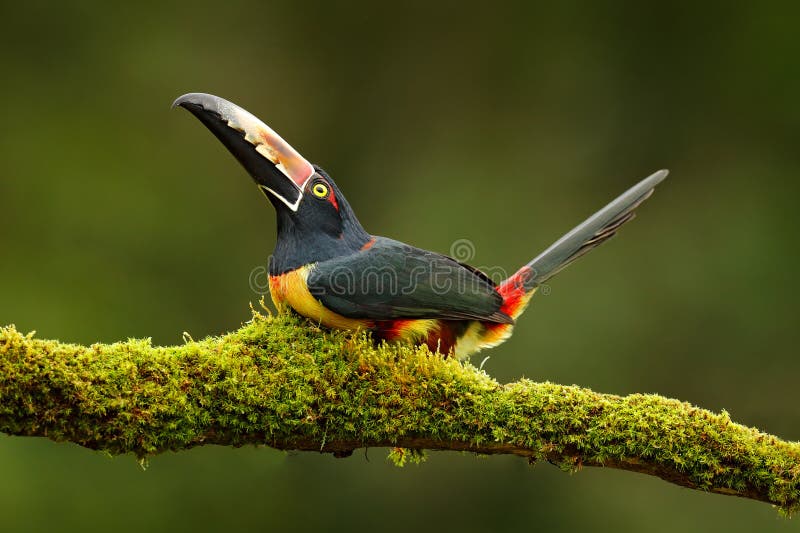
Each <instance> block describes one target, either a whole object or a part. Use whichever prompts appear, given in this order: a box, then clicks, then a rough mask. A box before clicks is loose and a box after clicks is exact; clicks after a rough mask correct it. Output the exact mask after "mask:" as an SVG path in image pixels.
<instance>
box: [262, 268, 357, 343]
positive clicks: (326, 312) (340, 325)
mask: <svg viewBox="0 0 800 533" xmlns="http://www.w3.org/2000/svg"><path fill="white" fill-rule="evenodd" d="M313 268H314V266H313V265H306V266H304V267H300V268H298V269H297V270H292V271H291V272H287V273H285V274H281V275H279V276H270V278H269V292H270V295H271V296H272V301H273V302H274V303H275V307H277V308H278V310H279V311H282V310H284V309H286V307H287V306H288V307H291V308H292V309H294V310H295V311H297V312H298V313H300V314H301V315H303V316H304V317H306V318H310V319H311V320H314V321H316V322H319V323H320V324H322V325H323V326H325V327H329V328H337V329H359V328H369V327H371V323H370V321H369V320H360V319H355V318H347V317H345V316H342V315H340V314H338V313H334V312H333V311H331V310H330V309H326V308H325V306H323V305H322V304H321V303H320V301H319V300H317V299H316V298H314V296H313V295H312V294H311V292H310V291H309V290H308V283H307V281H308V275H309V273H310V272H311V270H312V269H313Z"/></svg>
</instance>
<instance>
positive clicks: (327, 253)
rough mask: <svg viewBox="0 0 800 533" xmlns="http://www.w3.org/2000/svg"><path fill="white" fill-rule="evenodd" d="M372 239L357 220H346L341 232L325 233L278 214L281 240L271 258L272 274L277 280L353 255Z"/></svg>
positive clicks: (338, 230) (279, 237)
mask: <svg viewBox="0 0 800 533" xmlns="http://www.w3.org/2000/svg"><path fill="white" fill-rule="evenodd" d="M328 229H329V230H333V228H328ZM371 239H372V236H371V235H370V234H369V233H367V232H366V230H365V229H364V228H363V227H362V226H361V224H360V223H359V221H358V220H357V219H356V218H355V217H343V219H342V223H341V227H340V228H336V230H335V231H325V230H323V229H321V228H320V227H316V226H315V227H310V226H307V225H305V224H303V223H298V222H297V221H295V220H293V219H292V218H291V217H290V216H288V215H286V214H283V213H281V212H280V211H279V212H278V240H277V242H276V243H275V251H274V252H273V254H272V256H271V258H270V262H269V273H270V275H272V276H276V275H280V274H284V273H286V272H289V271H292V270H295V269H297V268H300V267H302V266H305V265H309V264H312V263H318V262H320V261H327V260H328V259H333V258H335V257H343V256H346V255H350V254H354V253H357V252H359V251H360V250H361V249H362V248H363V246H364V245H365V244H367V243H368V242H369V241H370V240H371Z"/></svg>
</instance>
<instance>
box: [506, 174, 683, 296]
mask: <svg viewBox="0 0 800 533" xmlns="http://www.w3.org/2000/svg"><path fill="white" fill-rule="evenodd" d="M667 174H668V172H667V171H666V170H659V171H658V172H656V173H655V174H652V175H651V176H649V177H647V178H645V179H643V180H642V181H640V182H639V183H637V184H636V185H634V186H633V187H631V188H630V189H628V190H627V191H625V192H624V193H623V194H622V195H620V196H619V197H618V198H617V199H616V200H614V201H612V202H611V203H610V204H608V205H607V206H605V207H604V208H603V209H601V210H600V211H598V212H597V213H595V214H594V215H592V216H591V217H589V218H588V219H586V220H585V221H584V222H583V223H581V224H579V225H578V226H576V227H575V228H574V229H572V230H571V231H570V232H569V233H567V234H566V235H564V236H563V237H561V238H560V239H558V240H557V241H556V242H555V243H553V244H552V245H551V246H550V247H549V248H548V249H547V250H545V251H544V252H542V253H541V254H539V255H538V256H537V257H536V258H535V259H533V260H532V261H531V262H530V263H528V264H527V265H526V266H524V267H522V269H520V272H518V273H517V274H521V273H522V272H523V271H526V272H525V275H523V276H520V277H521V278H522V281H523V283H522V284H523V286H524V289H525V290H526V291H530V290H532V289H534V288H536V287H537V286H539V285H541V284H542V283H544V282H545V281H547V280H548V279H550V278H551V277H553V276H555V275H556V274H558V273H559V272H561V271H562V270H563V269H564V268H566V267H567V266H569V265H570V264H571V263H572V262H573V261H575V260H576V259H578V258H579V257H581V256H582V255H583V254H585V253H587V252H588V251H589V250H592V249H594V248H595V247H597V246H599V245H601V244H602V243H604V242H605V241H607V240H608V239H610V238H611V237H613V236H614V235H615V234H616V232H617V230H618V229H619V228H620V227H621V226H622V225H624V224H625V223H626V222H628V221H630V220H633V219H634V218H635V217H636V213H635V212H634V211H635V210H636V208H637V207H639V206H640V205H641V204H642V202H644V201H645V200H647V199H648V198H649V197H650V196H651V195H652V194H653V191H654V190H655V187H656V186H657V185H658V184H659V183H661V182H662V181H664V178H666V177H667ZM514 277H517V276H516V275H515V276H514ZM511 279H512V278H509V281H511ZM519 281H520V280H518V281H517V283H518V282H519Z"/></svg>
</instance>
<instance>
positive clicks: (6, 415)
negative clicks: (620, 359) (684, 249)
mask: <svg viewBox="0 0 800 533" xmlns="http://www.w3.org/2000/svg"><path fill="white" fill-rule="evenodd" d="M0 431H2V432H3V433H7V434H10V435H37V436H43V437H48V438H50V439H52V440H55V441H69V442H74V443H77V444H80V445H81V446H86V447H88V448H92V449H96V450H104V451H106V452H108V453H111V454H122V453H129V452H130V453H134V454H136V455H137V456H138V457H140V458H144V457H146V456H148V455H152V454H156V453H160V452H163V451H165V450H182V449H186V448H190V447H193V446H198V445H202V444H223V445H233V446H241V445H245V444H265V445H268V446H272V447H275V448H279V449H284V450H292V449H293V450H316V451H321V452H332V453H334V454H336V455H340V456H343V455H347V454H349V453H351V452H352V450H354V449H355V448H360V447H378V446H393V447H401V448H406V449H411V450H422V449H434V450H464V451H472V452H476V453H481V454H499V453H504V454H514V455H520V456H524V457H527V458H529V459H530V460H531V461H535V460H540V459H546V460H548V461H550V462H553V463H556V464H558V465H559V466H561V467H562V468H563V469H565V470H570V471H573V470H577V469H579V468H581V467H582V466H606V467H611V468H620V469H624V470H631V471H634V472H641V473H645V474H650V475H653V476H657V477H660V478H662V479H664V480H666V481H669V482H671V483H676V484H678V485H682V486H684V487H689V488H693V489H701V490H705V491H710V492H716V493H720V494H729V495H735V496H742V497H745V498H752V499H755V500H760V501H764V502H770V503H773V504H775V505H777V506H779V507H780V508H781V509H782V510H783V511H784V512H786V513H791V512H792V511H796V510H797V509H798V508H799V507H800V444H799V443H789V442H785V441H782V440H780V439H778V438H776V437H773V436H771V435H768V434H765V433H760V432H759V431H757V430H755V429H751V428H747V427H745V426H742V425H739V424H735V423H733V422H731V420H730V418H729V416H728V414H727V413H725V412H723V413H722V414H714V413H711V412H709V411H706V410H704V409H699V408H696V407H693V406H691V405H689V404H687V403H683V402H679V401H677V400H670V399H667V398H663V397H661V396H655V395H643V394H633V395H630V396H625V397H620V396H614V395H610V394H600V393H596V392H593V391H591V390H588V389H583V388H579V387H575V386H564V385H556V384H553V383H535V382H532V381H528V380H525V379H523V380H520V381H517V382H514V383H509V384H506V385H501V384H499V383H497V382H496V381H495V380H493V379H491V378H490V377H489V376H487V375H486V374H485V373H484V372H482V371H480V370H478V369H476V368H475V367H473V366H471V365H470V364H468V363H467V364H461V363H459V362H457V361H454V360H452V359H443V358H442V357H441V356H437V355H432V354H430V352H428V351H427V350H425V349H413V348H410V347H403V346H381V347H375V346H374V345H373V344H372V342H371V341H370V340H369V339H367V338H366V337H364V336H359V335H352V334H346V333H341V332H327V331H321V330H319V329H317V328H315V327H313V326H311V325H309V323H308V322H306V321H304V320H301V319H299V318H297V317H294V316H278V317H275V318H265V317H263V316H260V315H257V314H256V316H254V319H253V320H252V321H251V322H249V323H248V324H246V325H245V326H243V327H242V328H240V329H239V330H237V331H235V332H233V333H230V334H228V335H225V336H222V337H213V338H207V339H204V340H202V341H199V342H194V341H192V342H188V343H186V344H184V345H182V346H172V347H154V346H152V345H151V342H150V340H149V339H148V340H128V341H127V342H119V343H115V344H110V345H104V344H94V345H92V346H88V347H85V346H79V345H75V344H64V343H60V342H57V341H50V340H40V339H35V338H34V337H33V335H32V334H29V335H22V334H21V333H19V332H18V331H16V329H14V327H13V326H10V327H7V328H3V329H0ZM395 453H396V455H398V456H402V455H403V453H405V452H404V451H403V450H397V451H396V452H395Z"/></svg>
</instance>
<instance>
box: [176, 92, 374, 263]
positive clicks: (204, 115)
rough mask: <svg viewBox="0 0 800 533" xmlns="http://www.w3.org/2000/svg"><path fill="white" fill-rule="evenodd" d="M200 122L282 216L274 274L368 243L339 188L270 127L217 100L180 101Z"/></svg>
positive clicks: (186, 97) (205, 97)
mask: <svg viewBox="0 0 800 533" xmlns="http://www.w3.org/2000/svg"><path fill="white" fill-rule="evenodd" d="M176 105H177V106H181V107H184V108H185V109H187V110H188V111H190V112H191V113H192V114H193V115H194V116H196V117H197V118H198V119H199V120H200V121H201V122H202V123H203V124H205V126H206V127H207V128H208V129H209V130H210V131H211V132H212V133H213V134H214V135H215V136H216V137H217V138H218V139H219V140H220V141H221V142H222V144H224V145H225V147H226V148H228V150H229V151H230V152H231V153H232V154H233V155H234V156H235V157H236V159H237V160H238V161H239V162H240V163H241V164H242V166H244V168H245V169H246V170H247V172H248V173H249V174H250V175H251V176H252V178H253V180H254V181H255V182H256V184H257V185H258V187H259V189H260V190H261V191H262V192H263V193H264V195H265V196H266V197H267V198H268V199H269V201H270V202H271V203H272V205H273V206H275V210H276V212H277V215H278V241H277V243H276V245H275V252H274V254H273V257H272V260H271V261H270V274H281V273H283V272H288V271H290V270H293V269H295V268H298V267H301V266H303V265H307V264H309V263H314V262H317V261H324V260H326V259H331V258H334V257H341V256H343V255H348V254H351V253H355V252H357V251H358V250H360V249H361V247H362V246H364V245H365V244H366V243H367V242H369V240H370V239H371V237H370V235H369V234H368V233H367V232H366V231H364V228H362V227H361V224H360V223H359V222H358V219H357V218H356V216H355V214H353V211H352V209H351V208H350V204H348V203H347V200H346V199H345V197H344V195H343V194H342V193H341V191H340V190H339V188H338V187H337V186H336V184H335V183H334V182H333V180H332V179H331V178H330V176H328V174H327V173H325V171H323V170H322V169H321V168H319V167H317V166H314V165H311V164H310V163H309V162H308V161H306V160H305V159H304V158H303V156H301V155H300V154H299V153H298V152H297V151H296V150H295V149H294V148H292V147H291V146H290V145H289V144H288V143H287V142H286V141H284V140H283V139H282V138H281V137H280V136H279V135H278V134H277V133H275V132H274V131H272V130H271V129H270V128H269V127H268V126H267V125H266V124H264V123H263V122H261V121H260V120H259V119H257V118H256V117H255V116H253V115H251V114H250V113H248V112H247V111H245V110H244V109H242V108H240V107H239V106H237V105H235V104H233V103H231V102H228V101H227V100H224V99H222V98H219V97H217V96H213V95H210V94H203V93H190V94H186V95H184V96H181V97H180V98H178V99H177V100H175V103H174V104H173V107H174V106H176Z"/></svg>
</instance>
